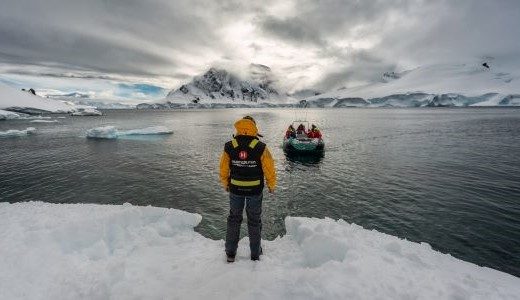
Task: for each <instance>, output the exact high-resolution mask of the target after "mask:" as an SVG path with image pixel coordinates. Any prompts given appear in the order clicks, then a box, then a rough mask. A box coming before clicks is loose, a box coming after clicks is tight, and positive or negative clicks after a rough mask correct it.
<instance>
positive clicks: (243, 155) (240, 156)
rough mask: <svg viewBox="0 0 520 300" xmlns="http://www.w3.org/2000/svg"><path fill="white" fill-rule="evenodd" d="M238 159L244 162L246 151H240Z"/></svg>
mask: <svg viewBox="0 0 520 300" xmlns="http://www.w3.org/2000/svg"><path fill="white" fill-rule="evenodd" d="M238 158H240V159H241V160H246V159H247V151H244V150H242V151H240V152H239V153H238Z"/></svg>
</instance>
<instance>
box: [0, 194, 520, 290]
mask: <svg viewBox="0 0 520 300" xmlns="http://www.w3.org/2000/svg"><path fill="white" fill-rule="evenodd" d="M200 221H201V216H200V215H197V214H191V213H187V212H183V211H179V210H175V209H166V208H157V207H136V206H131V205H129V204H125V205H121V206H116V205H92V204H48V203H41V202H29V203H16V204H9V203H0V237H1V238H0V299H207V298H210V299H518V295H520V278H517V277H514V276H512V275H509V274H506V273H502V272H499V271H495V270H492V269H489V268H483V267H479V266H477V265H474V264H471V263H468V262H464V261H461V260H458V259H456V258H454V257H452V256H450V255H447V254H442V253H439V252H436V251H434V250H432V249H431V248H430V246H429V245H427V244H418V243H413V242H409V241H406V240H402V239H399V238H396V237H393V236H390V235H386V234H382V233H379V232H377V231H370V230H366V229H363V228H362V227H360V226H357V225H353V224H348V223H346V222H344V221H342V220H339V221H334V220H331V219H309V218H292V217H288V218H287V219H286V220H285V225H286V229H287V235H285V236H283V237H281V238H277V239H276V240H274V241H264V242H263V247H264V252H265V255H263V256H262V257H261V261H259V262H252V261H250V260H249V257H248V255H249V250H248V241H247V239H243V240H241V242H240V244H239V250H238V260H237V262H235V263H233V264H227V263H225V259H224V252H223V248H224V242H223V241H215V240H211V239H207V238H205V237H203V236H202V235H200V234H199V233H196V232H195V231H194V230H193V228H194V227H195V226H196V225H197V224H198V223H199V222H200Z"/></svg>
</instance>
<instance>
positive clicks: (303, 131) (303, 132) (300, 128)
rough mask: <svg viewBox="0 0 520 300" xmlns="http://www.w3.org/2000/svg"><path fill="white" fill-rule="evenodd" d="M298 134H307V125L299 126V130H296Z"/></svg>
mask: <svg viewBox="0 0 520 300" xmlns="http://www.w3.org/2000/svg"><path fill="white" fill-rule="evenodd" d="M296 134H307V132H306V131H305V125H303V124H300V125H298V129H296Z"/></svg>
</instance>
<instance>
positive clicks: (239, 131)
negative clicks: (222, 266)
mask: <svg viewBox="0 0 520 300" xmlns="http://www.w3.org/2000/svg"><path fill="white" fill-rule="evenodd" d="M235 129H236V135H235V136H234V137H233V139H232V140H231V141H229V142H227V143H226V144H225V145H224V152H223V153H222V156H221V158H220V181H221V183H222V186H223V187H224V189H225V190H226V191H228V192H229V206H230V209H229V216H228V218H227V232H226V256H227V261H228V262H234V261H235V256H236V253H237V248H238V240H239V235H240V225H241V224H242V213H243V210H244V206H245V208H246V215H247V229H248V233H249V247H250V249H251V260H259V259H260V255H261V254H262V246H261V244H260V243H261V239H262V220H261V214H262V197H263V189H264V177H265V181H266V183H267V188H268V190H269V192H270V193H273V192H274V188H275V186H276V170H275V167H274V160H273V158H272V156H271V153H270V152H269V150H268V149H267V146H266V145H265V144H264V143H262V142H261V141H260V140H259V139H258V137H259V136H261V135H259V134H258V129H257V127H256V122H255V120H254V119H253V118H252V117H250V116H246V117H244V118H242V119H240V120H238V121H236V122H235Z"/></svg>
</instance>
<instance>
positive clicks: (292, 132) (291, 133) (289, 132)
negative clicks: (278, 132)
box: [285, 124, 296, 139]
mask: <svg viewBox="0 0 520 300" xmlns="http://www.w3.org/2000/svg"><path fill="white" fill-rule="evenodd" d="M295 137H296V131H295V130H294V127H293V126H292V124H291V125H289V128H287V131H286V132H285V138H287V139H288V138H295Z"/></svg>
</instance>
